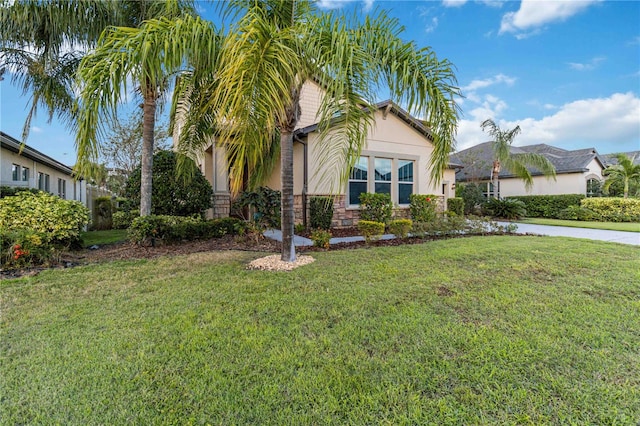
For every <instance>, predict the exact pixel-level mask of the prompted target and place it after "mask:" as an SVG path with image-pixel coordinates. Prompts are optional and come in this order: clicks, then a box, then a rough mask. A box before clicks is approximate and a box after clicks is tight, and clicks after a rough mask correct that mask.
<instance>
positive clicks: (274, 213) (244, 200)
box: [231, 186, 281, 228]
mask: <svg viewBox="0 0 640 426" xmlns="http://www.w3.org/2000/svg"><path fill="white" fill-rule="evenodd" d="M280 200H281V198H280V191H276V190H273V189H271V188H269V187H266V186H261V187H260V188H258V189H256V190H255V191H245V192H243V193H241V194H240V196H239V197H238V198H237V199H236V200H235V201H234V202H233V203H232V204H231V213H232V215H233V216H236V217H242V218H244V219H245V220H252V221H254V222H256V223H258V224H260V225H261V226H263V227H268V228H279V227H280V202H281V201H280ZM247 214H248V217H247Z"/></svg>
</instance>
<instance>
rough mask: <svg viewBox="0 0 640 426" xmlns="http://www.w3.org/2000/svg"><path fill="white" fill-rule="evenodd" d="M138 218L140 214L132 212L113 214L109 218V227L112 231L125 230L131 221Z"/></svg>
mask: <svg viewBox="0 0 640 426" xmlns="http://www.w3.org/2000/svg"><path fill="white" fill-rule="evenodd" d="M139 216H140V213H138V212H137V211H134V210H131V211H119V212H115V213H113V215H112V216H111V225H112V227H113V229H127V228H128V227H130V226H131V223H132V222H133V219H135V218H136V217H139Z"/></svg>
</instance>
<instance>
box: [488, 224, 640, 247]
mask: <svg viewBox="0 0 640 426" xmlns="http://www.w3.org/2000/svg"><path fill="white" fill-rule="evenodd" d="M498 223H499V224H500V225H503V226H504V225H508V224H509V223H508V222H498ZM515 223H516V225H518V230H517V231H516V233H518V234H538V235H548V236H550V237H574V238H586V239H588V240H599V241H609V242H611V243H620V244H631V245H636V246H638V245H640V232H624V231H607V230H604V229H587V228H572V227H568V226H548V225H532V224H529V223H518V222H515Z"/></svg>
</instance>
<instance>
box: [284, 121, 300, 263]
mask: <svg viewBox="0 0 640 426" xmlns="http://www.w3.org/2000/svg"><path fill="white" fill-rule="evenodd" d="M280 185H281V186H282V188H281V189H282V198H281V204H282V206H281V214H280V216H281V220H282V226H281V229H282V257H281V258H282V260H283V261H285V262H295V261H296V248H295V245H294V244H293V232H294V222H295V213H294V209H293V133H292V132H282V133H281V134H280Z"/></svg>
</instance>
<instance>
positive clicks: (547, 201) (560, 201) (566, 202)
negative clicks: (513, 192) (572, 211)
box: [509, 194, 585, 219]
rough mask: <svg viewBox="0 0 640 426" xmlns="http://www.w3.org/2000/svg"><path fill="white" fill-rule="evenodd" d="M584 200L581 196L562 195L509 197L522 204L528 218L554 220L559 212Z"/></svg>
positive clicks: (558, 215)
mask: <svg viewBox="0 0 640 426" xmlns="http://www.w3.org/2000/svg"><path fill="white" fill-rule="evenodd" d="M584 198H585V196H584V195H582V194H562V195H517V196H512V197H509V199H512V200H519V201H522V202H523V203H524V206H525V209H526V211H527V216H528V217H547V218H552V219H556V218H558V217H560V212H562V211H563V210H564V209H566V208H568V207H569V206H579V205H580V202H581V201H582V200H583V199H584Z"/></svg>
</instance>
